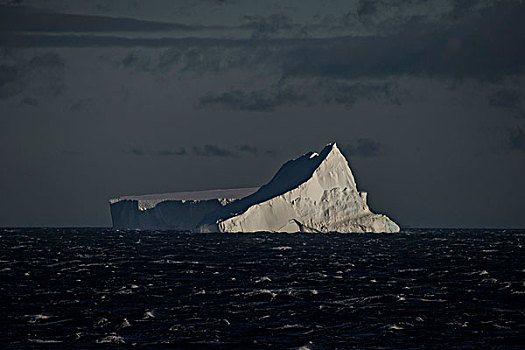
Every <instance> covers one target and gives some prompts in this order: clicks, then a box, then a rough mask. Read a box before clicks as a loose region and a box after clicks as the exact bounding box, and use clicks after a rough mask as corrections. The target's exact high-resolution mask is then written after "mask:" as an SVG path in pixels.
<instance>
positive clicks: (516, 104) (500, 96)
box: [489, 89, 525, 118]
mask: <svg viewBox="0 0 525 350" xmlns="http://www.w3.org/2000/svg"><path fill="white" fill-rule="evenodd" d="M522 102H523V91H520V90H512V89H501V90H498V91H496V92H495V93H494V94H493V95H492V96H490V98H489V105H490V106H492V107H497V108H505V109H508V110H510V111H512V112H513V113H514V114H515V115H516V116H517V117H521V118H523V117H524V116H525V113H524V111H523V106H522V105H523V104H522Z"/></svg>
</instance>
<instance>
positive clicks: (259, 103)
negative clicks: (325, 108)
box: [198, 78, 403, 112]
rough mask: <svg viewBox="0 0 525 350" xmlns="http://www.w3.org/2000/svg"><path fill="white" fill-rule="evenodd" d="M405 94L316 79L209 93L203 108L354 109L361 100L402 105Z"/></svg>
mask: <svg viewBox="0 0 525 350" xmlns="http://www.w3.org/2000/svg"><path fill="white" fill-rule="evenodd" d="M402 94H403V92H402V91H400V89H399V88H398V86H397V85H396V84H395V83H392V82H379V83H377V82H367V81H363V82H360V81H345V80H337V79H327V78H322V79H313V80H309V81H307V82H303V83H302V84H294V83H289V84H282V85H281V86H277V87H271V88H267V89H262V90H257V91H252V92H243V91H242V90H238V89H237V90H230V91H226V92H220V93H212V92H208V93H207V94H206V95H205V96H203V97H201V98H200V100H199V103H198V106H199V107H201V108H221V109H226V110H241V111H259V112H272V111H274V110H275V109H276V108H279V107H282V106H293V105H301V104H303V105H305V104H308V105H313V104H336V105H343V106H345V107H352V106H353V105H354V104H355V103H356V102H357V101H358V100H360V99H365V100H374V101H386V102H388V103H391V104H394V105H400V104H401V97H402Z"/></svg>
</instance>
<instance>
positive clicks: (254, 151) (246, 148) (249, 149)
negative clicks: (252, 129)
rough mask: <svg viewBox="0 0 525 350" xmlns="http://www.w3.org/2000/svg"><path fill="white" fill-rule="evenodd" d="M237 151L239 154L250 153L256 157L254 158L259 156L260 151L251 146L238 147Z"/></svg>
mask: <svg viewBox="0 0 525 350" xmlns="http://www.w3.org/2000/svg"><path fill="white" fill-rule="evenodd" d="M237 150H238V151H239V152H244V153H249V154H251V155H254V156H256V155H258V154H259V149H257V147H254V146H250V145H240V146H237Z"/></svg>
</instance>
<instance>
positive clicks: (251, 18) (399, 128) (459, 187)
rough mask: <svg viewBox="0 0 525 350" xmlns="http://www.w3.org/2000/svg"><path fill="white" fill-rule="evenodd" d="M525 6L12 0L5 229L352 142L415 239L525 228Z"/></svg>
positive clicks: (395, 0) (356, 165)
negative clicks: (439, 231) (419, 232)
mask: <svg viewBox="0 0 525 350" xmlns="http://www.w3.org/2000/svg"><path fill="white" fill-rule="evenodd" d="M523 18H525V2H524V1H504V0H503V1H496V0H439V1H438V0H434V1H432V0H428V1H424V0H388V1H387V0H375V1H374V0H371V1H368V0H341V1H339V0H327V1H310V0H301V1H282V0H280V1H257V0H242V1H241V0H199V1H197V0H191V1H190V0H178V1H171V0H163V1H161V0H148V1H128V0H104V1H72V0H69V1H68V0H63V1H58V0H38V1H36V0H18V1H6V0H0V226H111V217H110V213H109V205H108V200H109V199H110V198H114V197H117V196H119V195H131V194H148V193H162V192H176V191H190V190H206V189H215V188H236V187H254V186H260V185H262V184H264V183H266V182H267V181H269V180H270V179H271V177H272V176H273V174H274V173H275V172H276V171H277V170H278V169H279V167H280V166H281V164H282V163H284V162H285V161H286V160H288V159H291V158H295V157H297V156H300V155H301V154H304V153H306V152H308V151H319V150H321V149H322V147H323V146H324V145H325V144H327V143H329V142H334V141H335V142H337V144H338V145H339V147H340V148H341V149H342V151H343V153H344V154H345V155H346V156H347V158H348V160H349V164H350V166H351V168H352V171H353V172H354V175H355V177H356V181H357V184H358V188H359V189H360V190H362V191H367V192H368V194H369V195H368V198H369V204H370V207H371V209H372V210H374V211H376V212H380V213H386V214H387V215H389V216H390V217H391V218H392V219H394V220H395V221H396V222H398V223H399V224H400V225H401V226H402V227H476V228H479V227H489V228H525V200H524V199H525V88H524V87H525V70H524V68H525V22H524V21H523Z"/></svg>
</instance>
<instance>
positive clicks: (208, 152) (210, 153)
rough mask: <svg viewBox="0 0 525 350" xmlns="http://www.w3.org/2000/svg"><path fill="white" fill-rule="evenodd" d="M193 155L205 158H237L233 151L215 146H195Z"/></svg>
mask: <svg viewBox="0 0 525 350" xmlns="http://www.w3.org/2000/svg"><path fill="white" fill-rule="evenodd" d="M193 153H194V154H195V155H198V156H203V157H235V156H236V155H235V153H233V152H232V151H230V150H228V149H226V148H223V147H220V146H215V145H204V146H202V147H200V146H194V147H193Z"/></svg>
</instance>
